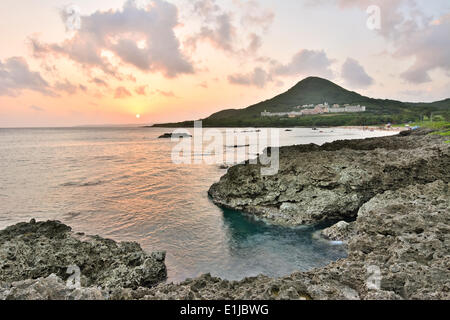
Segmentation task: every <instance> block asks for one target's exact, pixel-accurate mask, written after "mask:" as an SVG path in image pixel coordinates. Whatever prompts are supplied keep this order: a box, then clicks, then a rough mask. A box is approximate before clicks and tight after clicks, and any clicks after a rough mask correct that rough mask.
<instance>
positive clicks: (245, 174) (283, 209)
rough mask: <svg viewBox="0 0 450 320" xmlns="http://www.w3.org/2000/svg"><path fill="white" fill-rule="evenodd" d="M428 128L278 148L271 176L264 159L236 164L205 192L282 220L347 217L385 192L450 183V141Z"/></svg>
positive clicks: (234, 205) (223, 202)
mask: <svg viewBox="0 0 450 320" xmlns="http://www.w3.org/2000/svg"><path fill="white" fill-rule="evenodd" d="M426 133H428V131H421V130H418V131H415V132H413V133H411V134H410V135H409V136H395V137H382V138H373V139H365V140H347V141H336V142H333V143H328V144H325V145H323V146H321V147H319V146H316V145H300V146H292V147H282V148H280V169H279V172H278V173H277V174H276V175H273V176H262V175H261V168H262V166H261V164H256V165H253V164H241V165H237V166H234V167H232V168H230V169H229V170H228V172H227V174H226V175H224V176H223V177H222V178H221V179H220V182H218V183H216V184H214V185H213V186H211V188H210V190H209V195H210V196H211V198H212V200H213V201H214V203H216V204H217V205H220V206H223V207H226V208H231V209H235V210H239V211H244V212H246V213H249V214H253V215H256V216H258V217H259V218H263V219H265V220H268V221H269V222H271V223H275V224H280V225H301V224H310V223H315V222H318V221H322V220H348V219H351V218H354V217H355V216H356V214H357V212H358V209H359V208H360V207H361V206H362V205H363V204H364V203H365V202H367V201H368V200H370V199H371V198H372V197H374V196H375V195H377V194H379V193H383V192H384V191H386V190H397V189H399V188H403V187H405V186H408V185H413V184H415V183H422V184H423V183H429V182H433V181H435V180H437V179H441V180H443V181H445V182H449V181H450V166H449V165H448V164H449V163H450V145H449V144H445V143H443V139H442V137H438V136H436V135H426Z"/></svg>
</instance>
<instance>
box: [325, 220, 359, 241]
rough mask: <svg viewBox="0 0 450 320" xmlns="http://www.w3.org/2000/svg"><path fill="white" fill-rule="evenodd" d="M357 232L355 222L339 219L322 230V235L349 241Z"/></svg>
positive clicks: (335, 239) (326, 237)
mask: <svg viewBox="0 0 450 320" xmlns="http://www.w3.org/2000/svg"><path fill="white" fill-rule="evenodd" d="M355 232H356V229H355V223H354V222H350V223H348V222H345V221H339V222H338V223H336V224H335V225H333V226H331V227H329V228H326V229H324V230H322V231H321V235H322V237H324V238H325V239H327V240H332V241H343V242H348V240H350V238H351V237H352V236H353V235H354V234H355Z"/></svg>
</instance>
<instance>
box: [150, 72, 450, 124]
mask: <svg viewBox="0 0 450 320" xmlns="http://www.w3.org/2000/svg"><path fill="white" fill-rule="evenodd" d="M323 102H328V103H329V104H334V103H337V104H341V105H342V104H346V103H348V104H352V105H355V104H359V105H364V106H366V107H367V110H368V111H367V112H364V113H345V114H325V115H313V116H304V117H299V118H270V117H261V112H264V111H268V112H288V111H292V110H293V108H295V107H296V106H299V105H304V104H319V103H323ZM430 118H433V119H435V120H439V121H440V122H448V121H450V99H447V100H443V101H438V102H433V103H406V102H400V101H395V100H382V99H372V98H368V97H364V96H362V95H360V94H358V93H356V92H353V91H348V90H346V89H344V88H342V87H340V86H338V85H336V84H334V83H333V82H331V81H328V80H325V79H321V78H315V77H310V78H306V79H304V80H302V81H300V82H299V83H298V84H297V85H295V86H294V87H293V88H291V89H290V90H288V91H287V92H285V93H283V94H280V95H278V96H276V97H274V98H273V99H270V100H266V101H263V102H260V103H258V104H255V105H253V106H250V107H248V108H245V109H230V110H224V111H220V112H218V113H215V114H213V115H211V116H210V117H208V118H206V119H203V126H205V127H295V126H299V127H302V126H303V127H311V126H315V127H320V126H368V125H379V124H386V123H392V124H404V123H410V122H416V121H420V120H423V119H425V120H426V119H430ZM156 126H158V127H191V126H193V121H186V122H181V123H172V124H170V123H169V124H160V125H156Z"/></svg>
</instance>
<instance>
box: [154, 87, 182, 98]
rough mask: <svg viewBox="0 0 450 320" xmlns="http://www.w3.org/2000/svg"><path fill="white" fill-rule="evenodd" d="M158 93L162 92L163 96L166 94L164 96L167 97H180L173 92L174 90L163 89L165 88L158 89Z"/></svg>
mask: <svg viewBox="0 0 450 320" xmlns="http://www.w3.org/2000/svg"><path fill="white" fill-rule="evenodd" d="M156 93H158V94H160V95H162V96H164V97H167V98H178V97H177V96H176V95H175V93H173V92H172V91H163V90H159V89H157V90H156Z"/></svg>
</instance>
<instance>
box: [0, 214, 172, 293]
mask: <svg viewBox="0 0 450 320" xmlns="http://www.w3.org/2000/svg"><path fill="white" fill-rule="evenodd" d="M164 259H165V253H163V252H160V253H152V254H150V255H149V254H147V253H145V252H144V251H143V250H142V249H141V247H140V246H139V244H137V243H132V242H122V243H116V242H115V241H113V240H108V239H104V238H101V237H98V236H85V235H83V234H74V233H73V232H71V228H70V227H68V226H66V225H64V224H62V223H60V222H58V221H47V222H36V221H34V220H32V221H30V223H19V224H16V225H14V226H10V227H8V228H6V229H4V230H1V231H0V282H7V283H11V282H16V281H22V280H27V279H38V278H47V277H49V276H50V275H51V274H54V275H56V276H58V277H59V278H61V279H62V280H64V281H65V280H67V279H68V278H69V277H70V276H71V274H74V272H76V271H75V270H76V269H78V268H79V270H80V282H81V286H82V287H89V286H98V287H102V288H115V287H123V288H132V289H136V288H138V287H150V286H153V285H155V284H157V283H159V282H161V281H164V280H165V279H166V277H167V271H166V266H165V264H164ZM70 266H72V267H71V268H72V270H70V269H69V270H68V268H69V267H70ZM68 271H69V273H70V274H69V273H68ZM42 281H44V280H42ZM42 281H41V282H42ZM46 281H47V280H46ZM49 281H50V280H49ZM51 281H53V280H51ZM35 285H36V286H38V285H39V282H38V283H36V284H35Z"/></svg>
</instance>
